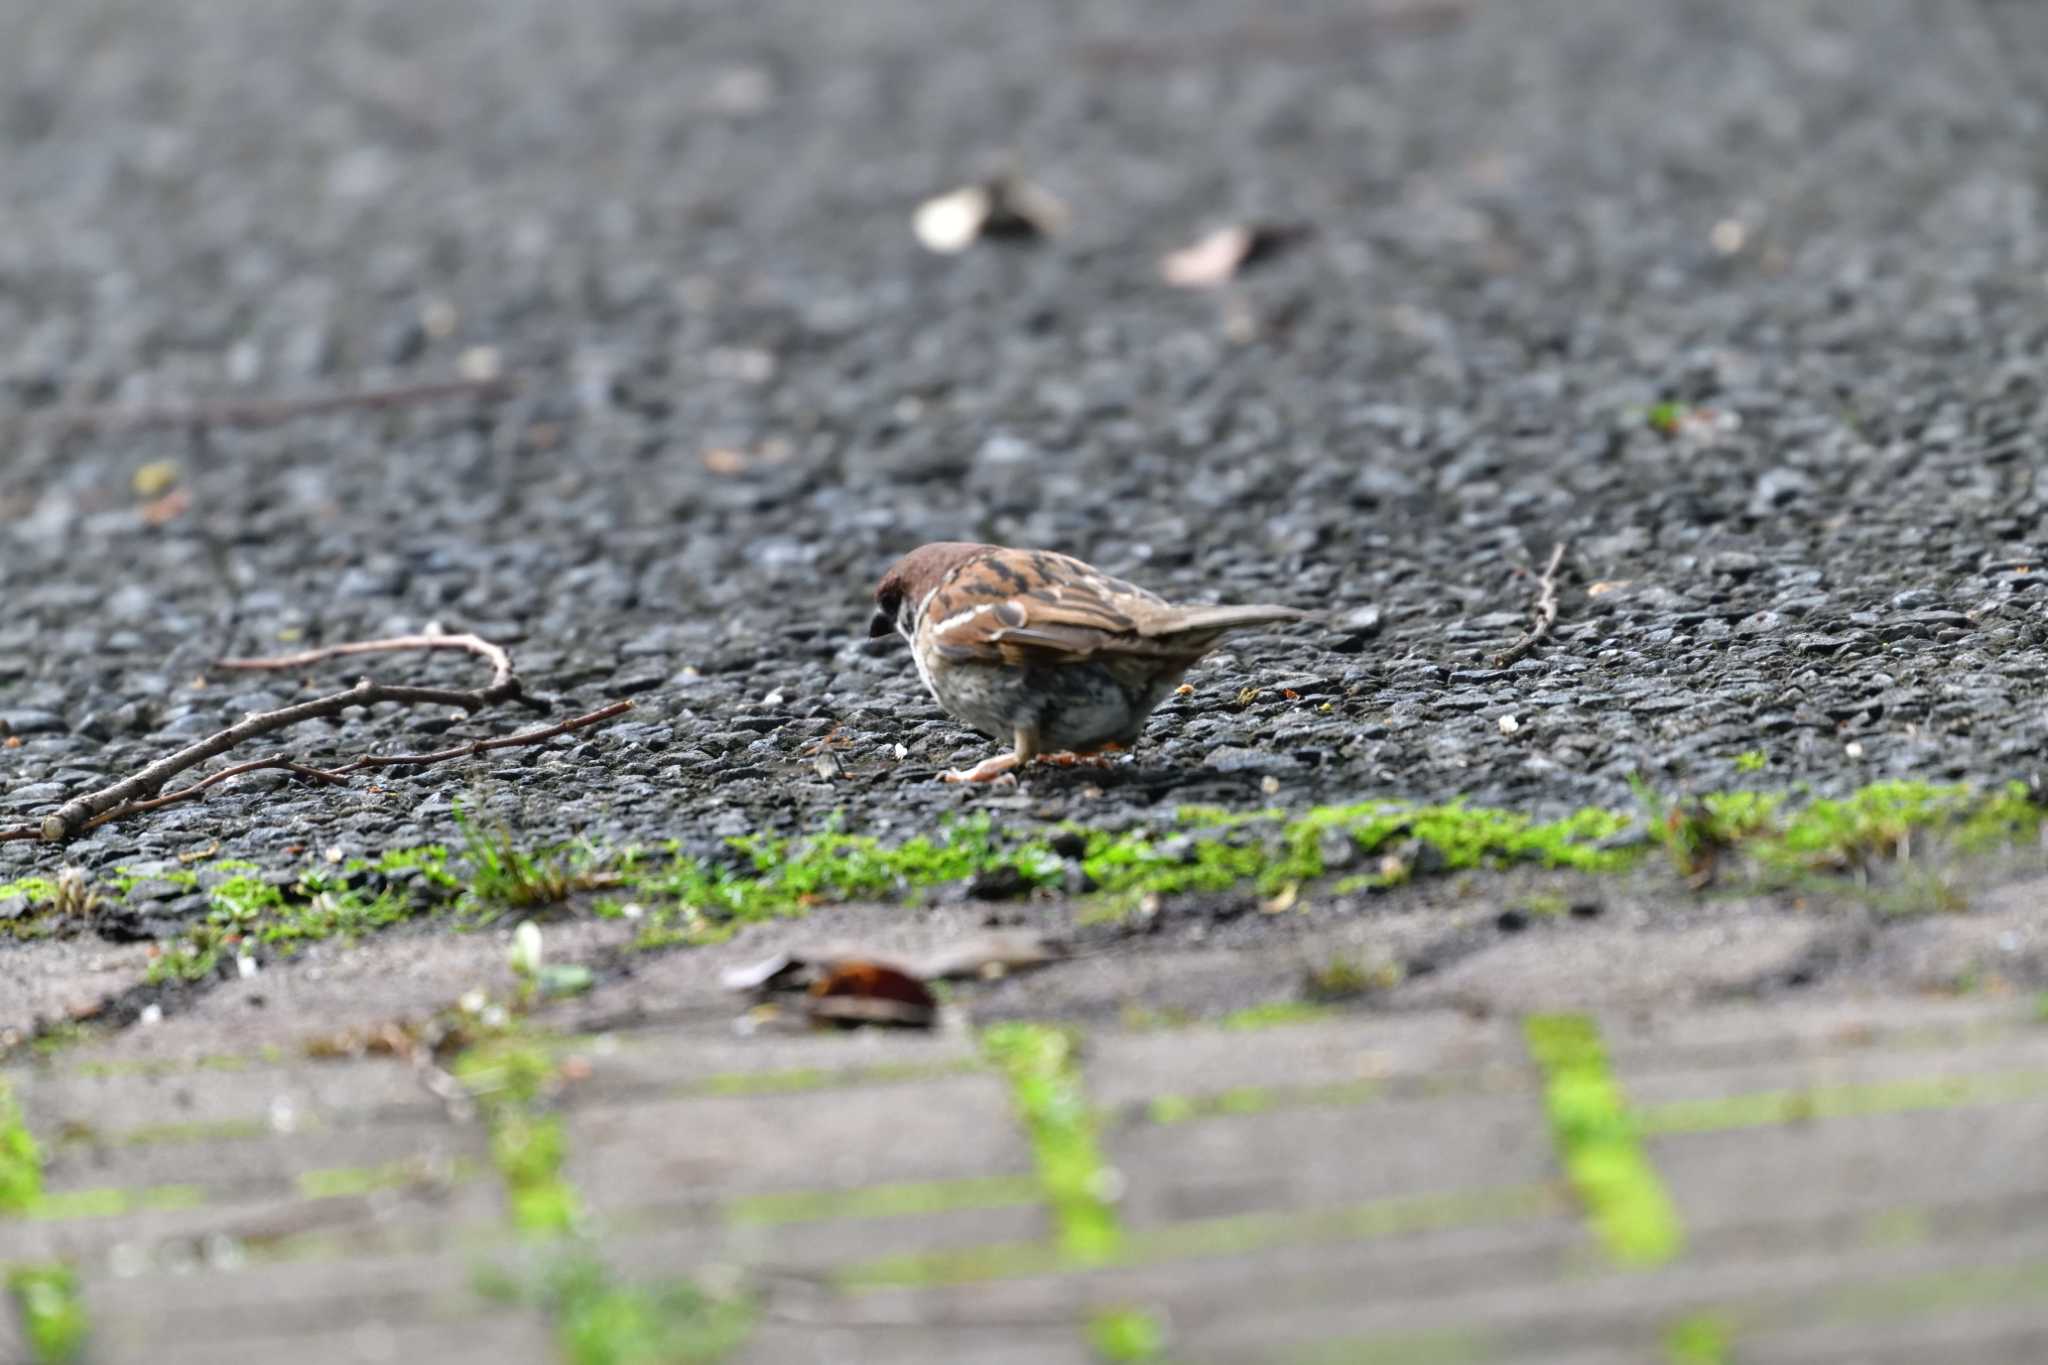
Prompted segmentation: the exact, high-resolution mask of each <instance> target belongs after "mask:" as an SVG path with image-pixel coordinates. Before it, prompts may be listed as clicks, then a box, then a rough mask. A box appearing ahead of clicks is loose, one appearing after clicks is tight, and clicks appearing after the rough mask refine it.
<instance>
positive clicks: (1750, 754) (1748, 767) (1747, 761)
mask: <svg viewBox="0 0 2048 1365" xmlns="http://www.w3.org/2000/svg"><path fill="white" fill-rule="evenodd" d="M1770 765H1771V756H1770V755H1769V754H1768V753H1765V752H1764V751H1763V750H1762V749H1744V750H1743V751H1742V752H1741V753H1739V754H1737V755H1735V771H1736V772H1739V773H1760V772H1762V771H1763V770H1764V769H1765V768H1768V767H1769V766H1770Z"/></svg>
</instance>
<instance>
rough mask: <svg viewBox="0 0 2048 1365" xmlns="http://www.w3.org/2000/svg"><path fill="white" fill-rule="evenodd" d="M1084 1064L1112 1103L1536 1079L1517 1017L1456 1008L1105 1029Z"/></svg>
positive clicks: (1098, 1093)
mask: <svg viewBox="0 0 2048 1365" xmlns="http://www.w3.org/2000/svg"><path fill="white" fill-rule="evenodd" d="M1084 1063H1085V1075H1086V1079H1087V1086H1088V1095H1089V1098H1090V1099H1091V1100H1093V1101H1094V1102H1095V1103H1096V1104H1097V1105H1100V1106H1102V1107H1104V1108H1106V1109H1120V1108H1123V1107H1125V1106H1128V1105H1132V1104H1142V1103H1143V1102H1145V1101H1147V1100H1150V1099H1154V1098H1156V1097H1158V1096H1161V1095H1215V1094H1221V1093H1223V1092H1224V1091H1228V1090H1235V1089H1240V1088H1243V1087H1253V1086H1256V1087H1273V1086H1287V1087H1313V1086H1328V1085H1344V1084H1355V1083H1358V1082H1362V1081H1377V1080H1386V1079H1391V1078H1396V1077H1401V1078H1415V1077H1432V1078H1441V1077H1443V1076H1445V1075H1447V1074H1453V1073H1482V1074H1485V1075H1487V1076H1490V1077H1491V1079H1492V1082H1493V1083H1496V1084H1511V1083H1512V1081H1511V1080H1510V1079H1509V1076H1508V1074H1507V1073H1513V1074H1514V1075H1515V1076H1519V1077H1523V1078H1525V1079H1526V1081H1527V1083H1529V1084H1530V1085H1532V1086H1533V1083H1534V1072H1533V1070H1532V1069H1531V1068H1530V1066H1529V1063H1528V1054H1527V1051H1526V1050H1525V1048H1524V1047H1523V1044H1522V1039H1521V1033H1520V1030H1519V1029H1518V1028H1517V1027H1516V1026H1515V1024H1514V1023H1513V1021H1511V1020H1507V1019H1499V1018H1494V1019H1478V1018H1474V1017H1473V1016H1471V1015H1469V1014H1465V1013H1461V1012H1455V1011H1448V1010H1447V1011H1440V1012H1426V1013H1419V1014H1411V1015H1383V1014H1370V1015H1358V1016H1353V1017H1348V1018H1343V1019H1336V1020H1324V1021H1317V1022H1314V1023H1301V1024H1288V1025H1282V1026H1277V1027H1273V1028H1264V1029H1248V1030H1218V1029H1214V1028H1204V1027H1200V1026H1191V1027H1187V1028H1168V1029H1160V1030H1158V1031H1156V1032H1149V1033H1120V1032H1117V1031H1114V1030H1108V1029H1105V1030H1099V1031H1097V1032H1096V1033H1094V1034H1093V1035H1092V1036H1091V1037H1090V1038H1089V1040H1088V1046H1087V1048H1086V1051H1085V1053H1084Z"/></svg>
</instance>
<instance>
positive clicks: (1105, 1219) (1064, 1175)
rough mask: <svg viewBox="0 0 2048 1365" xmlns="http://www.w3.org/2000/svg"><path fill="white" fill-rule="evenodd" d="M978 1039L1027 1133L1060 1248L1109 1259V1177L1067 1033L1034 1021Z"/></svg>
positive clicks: (1113, 1221)
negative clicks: (1007, 1087) (1006, 1081)
mask: <svg viewBox="0 0 2048 1365" xmlns="http://www.w3.org/2000/svg"><path fill="white" fill-rule="evenodd" d="M982 1045H983V1047H984V1048H986V1050H987V1052H988V1055H989V1060H990V1061H992V1062H993V1063H995V1065H996V1067H997V1068H998V1069H999V1070H1001V1071H1002V1072H1003V1073H1004V1074H1005V1075H1006V1076H1008V1077H1009V1080H1010V1096H1011V1100H1012V1102H1013V1103H1014V1104H1015V1105H1016V1107H1017V1112H1018V1114H1019V1116H1020V1117H1021V1118H1022V1119H1023V1120H1024V1125H1025V1127H1026V1128H1027V1129H1028V1130H1029V1131H1030V1133H1031V1147H1032V1152H1033V1154H1034V1155H1035V1156H1036V1157H1037V1160H1038V1177H1039V1180H1040V1181H1041V1182H1042V1184H1043V1185H1044V1188H1045V1197H1046V1200H1047V1202H1048V1203H1050V1204H1051V1205H1052V1214H1053V1221H1054V1224H1055V1226H1056V1227H1057V1228H1058V1231H1059V1245H1060V1250H1061V1251H1062V1253H1064V1254H1065V1255H1066V1256H1067V1257H1069V1258H1071V1259H1072V1260H1075V1261H1078V1262H1082V1263H1084V1264H1090V1263H1099V1262H1107V1261H1109V1260H1111V1259H1112V1258H1114V1257H1115V1255H1116V1254H1117V1251H1118V1248H1119V1247H1120V1246H1121V1245H1122V1242H1123V1228H1122V1225H1121V1224H1120V1223H1119V1221H1118V1219H1117V1216H1116V1209H1115V1207H1114V1206H1113V1205H1112V1204H1111V1203H1110V1200H1111V1198H1112V1197H1113V1196H1114V1194H1115V1187H1114V1183H1115V1178H1116V1177H1115V1173H1114V1172H1113V1171H1112V1170H1111V1169H1110V1167H1109V1166H1108V1164H1107V1163H1105V1162H1104V1161H1103V1159H1102V1153H1101V1150H1100V1149H1099V1148H1098V1147H1097V1146H1096V1142H1095V1120H1094V1116H1093V1114H1092V1113H1091V1112H1090V1110H1089V1107H1088V1098H1087V1095H1086V1093H1085V1092H1084V1091H1083V1089H1082V1086H1081V1068H1080V1065H1079V1059H1078V1055H1077V1047H1078V1044H1077V1041H1076V1039H1075V1036H1074V1035H1073V1034H1072V1033H1069V1032H1067V1031H1066V1030H1064V1029H1057V1028H1048V1027H1045V1026H1043V1025H1039V1024H998V1025H996V1026H995V1027H993V1028H991V1029H989V1030H988V1031H987V1032H986V1033H984V1034H983V1035H982Z"/></svg>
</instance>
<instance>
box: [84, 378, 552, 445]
mask: <svg viewBox="0 0 2048 1365" xmlns="http://www.w3.org/2000/svg"><path fill="white" fill-rule="evenodd" d="M512 390H513V384H512V381H511V380H509V379H448V380H441V381H438V382H435V383H428V384H401V385H398V386H395V387H393V388H387V389H364V390H362V391H361V392H358V393H322V394H311V395H308V396H306V397H304V398H258V399H245V400H240V401H229V402H220V403H196V404H193V405H192V406H190V407H174V406H168V405H167V406H162V407H134V408H124V407H118V406H108V407H98V408H72V409H70V410H68V411H58V412H54V413H52V414H50V418H49V420H50V422H51V423H52V425H54V426H56V427H57V429H58V430H60V431H64V432H73V431H139V430H143V429H146V428H151V427H274V426H277V425H278V424H279V423H282V422H289V421H292V420H294V419H296V418H300V417H325V416H327V415H329V414H331V413H337V412H376V411H382V410H384V409H388V408H405V407H415V406H418V405H420V404H423V403H439V402H442V401H444V400H447V399H454V398H478V399H490V398H503V397H504V396H506V395H507V394H509V393H511V392H512Z"/></svg>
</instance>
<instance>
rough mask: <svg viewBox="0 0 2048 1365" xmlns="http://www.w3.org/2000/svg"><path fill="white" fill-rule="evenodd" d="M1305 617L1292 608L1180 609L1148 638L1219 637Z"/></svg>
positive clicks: (1302, 613)
mask: <svg viewBox="0 0 2048 1365" xmlns="http://www.w3.org/2000/svg"><path fill="white" fill-rule="evenodd" d="M1307 616H1308V613H1307V612H1305V611H1296V610H1295V609H1294V608H1293V607H1272V606H1267V607H1184V608H1182V609H1181V610H1179V611H1177V612H1175V613H1173V615H1172V616H1171V617H1169V618H1168V619H1166V620H1163V621H1161V622H1160V623H1159V625H1158V627H1157V628H1156V629H1154V630H1149V631H1147V632H1145V633H1146V634H1148V635H1154V634H1156V635H1183V634H1194V633H1196V632H1198V631H1199V632H1203V633H1207V634H1215V635H1221V634H1222V633H1223V632H1224V631H1226V630H1242V629H1244V628H1245V627H1247V626H1270V625H1277V624H1279V623H1281V622H1283V621H1300V620H1303V619H1305V618H1306V617H1307Z"/></svg>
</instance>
